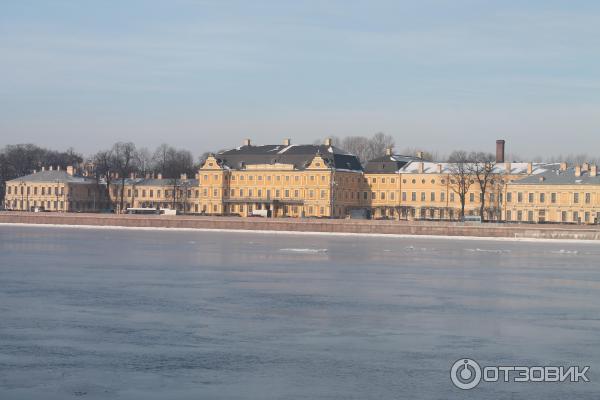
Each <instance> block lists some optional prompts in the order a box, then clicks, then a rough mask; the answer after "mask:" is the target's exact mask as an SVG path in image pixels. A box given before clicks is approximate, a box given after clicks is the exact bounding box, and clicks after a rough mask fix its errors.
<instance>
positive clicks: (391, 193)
mask: <svg viewBox="0 0 600 400" xmlns="http://www.w3.org/2000/svg"><path fill="white" fill-rule="evenodd" d="M394 197H395V196H394V192H390V200H394Z"/></svg>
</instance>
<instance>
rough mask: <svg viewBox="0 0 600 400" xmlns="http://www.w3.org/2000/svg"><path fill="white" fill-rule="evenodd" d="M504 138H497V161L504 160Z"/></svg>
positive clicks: (501, 161)
mask: <svg viewBox="0 0 600 400" xmlns="http://www.w3.org/2000/svg"><path fill="white" fill-rule="evenodd" d="M504 143H505V142H504V140H502V139H499V140H496V163H503V162H504Z"/></svg>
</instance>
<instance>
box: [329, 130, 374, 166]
mask: <svg viewBox="0 0 600 400" xmlns="http://www.w3.org/2000/svg"><path fill="white" fill-rule="evenodd" d="M333 143H334V144H336V142H335V141H334V142H333ZM337 145H338V146H340V147H341V148H343V149H344V150H345V151H347V152H350V153H352V154H354V155H355V156H357V157H358V159H359V160H360V161H361V162H362V163H363V164H364V163H365V162H367V161H368V160H369V159H371V158H372V157H371V155H372V153H371V146H370V144H369V139H368V138H366V137H364V136H346V137H345V138H343V139H342V140H341V141H340V142H338V144H337Z"/></svg>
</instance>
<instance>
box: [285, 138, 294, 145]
mask: <svg viewBox="0 0 600 400" xmlns="http://www.w3.org/2000/svg"><path fill="white" fill-rule="evenodd" d="M290 144H292V139H289V138H287V139H283V145H284V146H289V145H290Z"/></svg>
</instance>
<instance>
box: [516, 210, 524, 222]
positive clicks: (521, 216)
mask: <svg viewBox="0 0 600 400" xmlns="http://www.w3.org/2000/svg"><path fill="white" fill-rule="evenodd" d="M522 220H523V211H517V221H522Z"/></svg>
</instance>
